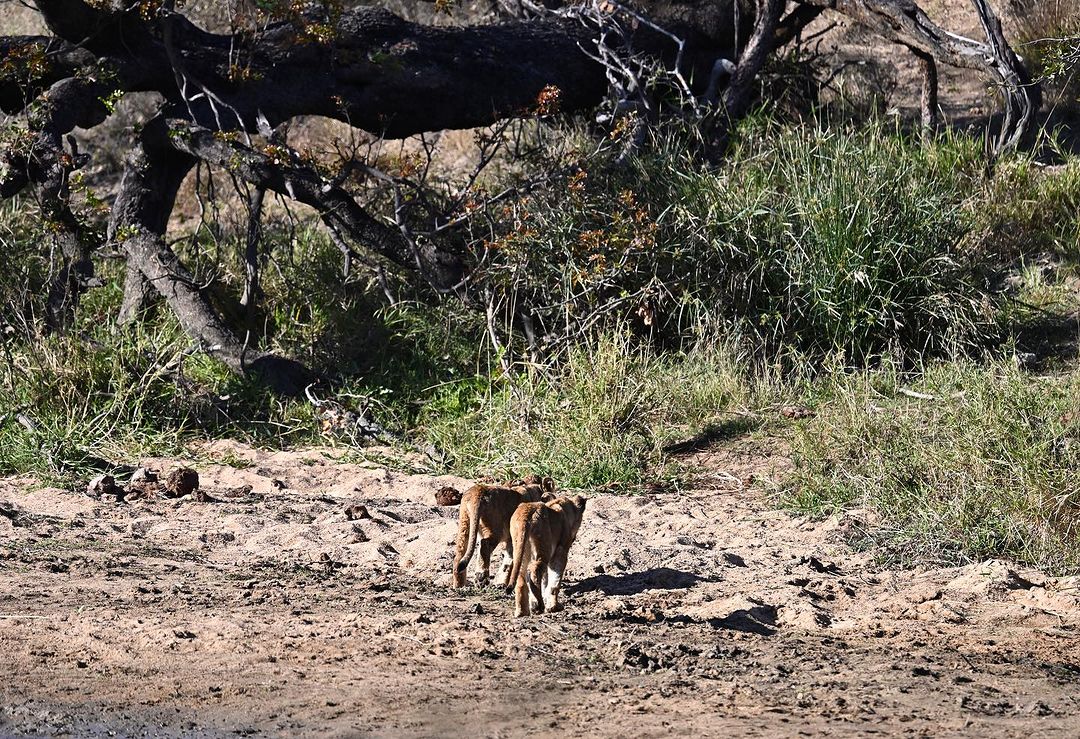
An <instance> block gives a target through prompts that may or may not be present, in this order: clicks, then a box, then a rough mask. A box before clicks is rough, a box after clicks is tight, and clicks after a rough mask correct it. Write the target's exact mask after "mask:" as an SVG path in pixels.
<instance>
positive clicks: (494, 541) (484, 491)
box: [453, 478, 555, 588]
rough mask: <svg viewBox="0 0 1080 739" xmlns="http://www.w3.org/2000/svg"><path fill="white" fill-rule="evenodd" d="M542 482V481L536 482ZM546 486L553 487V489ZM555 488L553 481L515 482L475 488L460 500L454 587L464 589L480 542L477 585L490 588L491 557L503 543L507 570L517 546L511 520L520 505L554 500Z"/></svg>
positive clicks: (527, 480)
mask: <svg viewBox="0 0 1080 739" xmlns="http://www.w3.org/2000/svg"><path fill="white" fill-rule="evenodd" d="M537 479H538V480H539V478H537ZM545 483H550V488H551V489H548V485H546V484H545ZM554 486H555V484H554V483H553V482H551V479H550V478H546V479H545V480H540V481H539V482H533V481H532V480H531V478H528V479H526V480H515V481H514V482H513V483H511V484H510V485H509V486H505V487H504V486H502V485H482V484H481V485H473V486H472V487H471V488H469V489H468V490H466V491H465V494H464V495H462V496H461V510H460V512H459V514H458V515H459V518H458V535H457V552H456V554H455V555H454V570H453V576H454V587H455V588H460V587H463V586H464V585H465V571H466V570H467V569H468V567H469V560H471V559H472V556H473V550H474V549H475V548H476V539H477V536H478V535H479V538H480V565H481V571H480V573H479V574H478V575H477V577H476V584H477V585H479V586H481V587H482V586H484V585H487V583H488V579H489V578H490V576H491V554H492V552H494V551H495V547H497V546H498V545H499V544H500V543H503V544H505V545H506V551H505V553H504V554H503V558H504V560H505V563H504V566H503V570H504V571H505V570H508V569H509V565H510V559H511V556H512V555H513V551H514V544H513V541H512V540H511V538H510V517H511V516H512V515H514V511H515V510H516V509H517V507H518V505H520V504H521V503H528V502H535V501H541V500H547V499H549V498H552V497H554V495H553V493H552V490H553V489H554Z"/></svg>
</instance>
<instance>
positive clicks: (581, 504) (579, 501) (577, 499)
mask: <svg viewBox="0 0 1080 739" xmlns="http://www.w3.org/2000/svg"><path fill="white" fill-rule="evenodd" d="M574 505H575V506H577V507H578V509H579V510H582V511H583V510H585V496H584V495H575V496H574Z"/></svg>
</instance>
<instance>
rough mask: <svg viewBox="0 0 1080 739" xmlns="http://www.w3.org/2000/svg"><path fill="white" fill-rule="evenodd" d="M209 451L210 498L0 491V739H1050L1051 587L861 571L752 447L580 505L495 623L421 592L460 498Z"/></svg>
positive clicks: (994, 571) (336, 465)
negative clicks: (665, 489)
mask: <svg viewBox="0 0 1080 739" xmlns="http://www.w3.org/2000/svg"><path fill="white" fill-rule="evenodd" d="M219 447H220V448H219V449H218V450H217V451H219V452H221V453H222V454H227V456H228V458H229V459H231V460H232V461H233V465H235V466H226V465H212V464H199V465H194V466H195V467H196V468H197V471H198V473H199V476H200V481H201V487H202V489H204V490H206V491H207V492H208V493H209V494H210V496H211V498H212V499H213V500H214V501H216V502H208V503H200V502H196V501H194V500H192V499H190V498H189V499H186V500H169V499H145V500H136V501H134V502H131V503H117V502H103V501H100V500H95V499H91V498H90V497H88V496H86V495H85V494H83V493H73V492H66V491H61V490H55V489H50V488H36V487H35V486H34V485H33V484H32V481H30V480H26V479H9V480H4V481H0V500H2V501H4V503H3V504H2V505H0V513H2V515H0V650H2V651H3V653H4V655H5V659H4V660H3V661H2V662H0V685H2V686H3V687H0V734H5V735H7V734H14V735H19V734H33V735H39V734H56V735H64V734H69V735H78V736H104V735H106V734H108V733H109V732H115V733H116V734H119V735H121V736H127V735H136V734H138V735H143V734H145V733H152V734H154V735H155V736H220V735H224V734H235V733H241V734H247V735H259V736H261V735H269V736H294V735H302V734H318V735H320V736H321V735H338V736H344V735H356V734H367V733H371V734H377V735H393V736H431V735H443V734H458V733H462V732H464V731H470V732H472V733H476V730H477V727H480V730H479V733H481V734H482V735H500V736H503V735H515V736H516V735H522V734H547V733H553V732H555V731H559V732H573V733H578V734H584V735H590V736H625V735H627V733H630V734H633V735H635V736H660V735H665V736H666V735H671V734H674V733H690V734H692V735H708V734H713V735H723V734H736V735H741V736H786V735H796V734H798V733H800V732H808V733H810V734H813V735H818V734H823V735H825V734H829V735H865V734H867V733H870V732H873V731H877V732H885V733H890V734H902V735H924V734H927V733H932V734H934V735H961V734H962V735H965V736H971V735H980V734H981V735H990V734H992V735H994V736H1020V735H1023V734H1028V733H1030V732H1031V730H1032V729H1033V728H1036V729H1037V730H1038V731H1039V732H1040V734H1041V735H1043V736H1073V735H1075V727H1076V725H1077V721H1078V719H1080V690H1078V689H1077V688H1078V685H1080V636H1078V627H1080V579H1071V580H1070V579H1054V578H1048V577H1045V576H1043V575H1042V574H1041V573H1038V572H1034V571H1030V570H1024V569H1017V568H1015V567H1012V566H1010V565H1008V564H1006V563H1003V562H985V563H980V564H975V565H971V566H968V567H961V568H949V569H926V570H915V571H889V570H880V569H878V568H876V567H875V566H874V562H873V560H872V559H871V558H870V556H869V555H866V554H860V553H855V552H852V551H850V550H849V549H848V547H847V546H846V545H845V544H844V540H845V536H844V531H845V530H846V528H845V527H847V526H849V525H850V521H848V520H846V519H839V518H838V519H835V520H830V521H827V522H824V523H821V522H816V523H815V522H812V521H807V520H802V519H798V518H792V517H790V516H788V515H786V514H783V513H779V512H775V511H772V510H770V509H769V508H768V507H767V506H766V505H765V504H764V503H763V502H762V500H761V499H760V497H759V496H758V495H757V494H756V493H755V492H754V491H753V486H750V487H749V488H748V487H747V486H745V485H744V482H743V481H744V479H745V478H746V477H747V476H748V475H749V474H750V470H751V468H753V469H756V470H758V472H757V473H755V474H763V473H762V472H761V470H762V469H765V468H768V467H770V466H776V465H779V466H781V467H782V466H783V465H784V464H785V462H783V461H782V459H772V458H769V457H768V456H765V455H763V453H762V450H761V449H760V448H759V450H758V458H757V459H756V461H755V460H754V459H752V458H751V452H750V451H748V450H747V449H742V450H741V451H731V450H728V451H726V452H712V453H709V452H702V453H701V454H702V455H703V456H702V457H701V458H702V459H708V460H709V463H710V464H711V465H712V467H711V470H710V475H711V477H707V478H703V479H711V480H712V482H711V483H709V484H707V485H704V486H703V487H702V489H699V490H693V491H688V492H682V493H657V494H649V495H639V496H618V495H607V494H597V495H593V496H590V501H589V507H588V509H587V510H586V515H585V521H584V523H583V525H582V529H581V533H580V536H579V539H578V543H577V544H576V545H575V547H574V550H573V551H572V553H571V558H570V565H569V568H568V572H567V581H566V587H565V594H566V605H567V608H566V610H565V611H564V612H562V613H558V614H549V615H545V616H540V617H533V618H530V619H526V620H515V619H514V618H513V617H512V604H511V601H510V599H509V598H508V597H507V596H505V595H504V594H503V593H502V592H501V591H499V590H496V589H490V590H484V591H476V590H465V591H453V590H452V589H451V588H450V587H449V582H450V565H451V561H452V556H453V552H452V541H453V538H454V534H455V530H456V523H457V510H456V508H454V507H452V506H439V505H436V504H435V499H434V494H435V493H436V492H437V491H438V490H439V489H440V488H442V487H445V486H449V487H453V488H456V489H464V488H465V487H467V483H468V481H465V480H460V479H456V478H449V477H438V478H435V477H428V476H423V475H405V474H401V473H396V472H392V471H387V470H383V469H376V468H370V467H365V466H361V465H356V464H345V463H340V462H335V461H334V460H333V458H332V455H330V454H328V453H324V452H322V451H319V450H310V451H304V452H290V453H270V452H261V451H257V450H252V449H249V448H246V447H242V446H239V445H224V446H221V445H219ZM725 455H728V456H727V458H725ZM145 464H146V466H148V467H150V468H151V469H155V470H156V471H158V472H165V471H167V470H168V469H171V468H172V467H173V466H174V465H175V462H174V461H172V460H146V461H145ZM725 464H727V465H728V466H727V468H725V467H724V465H725ZM230 491H234V492H235V491H246V492H244V493H243V495H239V494H236V495H231V496H230V495H228V494H227V493H229V492H230ZM350 506H363V507H364V508H365V509H366V510H367V511H368V513H369V515H370V518H363V517H359V516H354V517H353V519H352V520H349V517H347V516H346V515H345V514H344V511H345V510H346V509H347V508H348V507H350ZM630 727H632V728H630Z"/></svg>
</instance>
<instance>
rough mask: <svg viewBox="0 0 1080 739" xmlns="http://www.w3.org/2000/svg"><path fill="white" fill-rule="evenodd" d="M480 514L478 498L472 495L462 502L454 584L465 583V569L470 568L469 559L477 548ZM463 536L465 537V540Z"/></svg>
mask: <svg viewBox="0 0 1080 739" xmlns="http://www.w3.org/2000/svg"><path fill="white" fill-rule="evenodd" d="M479 514H480V503H479V500H478V499H477V498H475V497H472V496H470V497H469V498H468V500H467V502H463V503H462V504H461V514H460V515H461V522H460V524H459V525H458V541H457V560H456V561H455V562H454V584H455V585H456V586H457V587H461V586H462V585H464V584H465V571H466V570H468V569H469V561H470V560H471V559H472V556H473V551H474V550H475V549H476V529H477V527H478V526H479V525H480V522H479V518H480V515H479ZM466 521H467V523H466ZM462 537H464V538H465V541H464V542H463V541H462Z"/></svg>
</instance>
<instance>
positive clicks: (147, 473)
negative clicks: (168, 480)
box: [130, 467, 157, 485]
mask: <svg viewBox="0 0 1080 739" xmlns="http://www.w3.org/2000/svg"><path fill="white" fill-rule="evenodd" d="M130 482H131V484H133V485H139V484H143V483H148V482H157V473H156V472H154V471H153V470H151V469H147V468H146V467H140V468H138V469H137V470H135V471H134V472H132V473H131V481H130Z"/></svg>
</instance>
